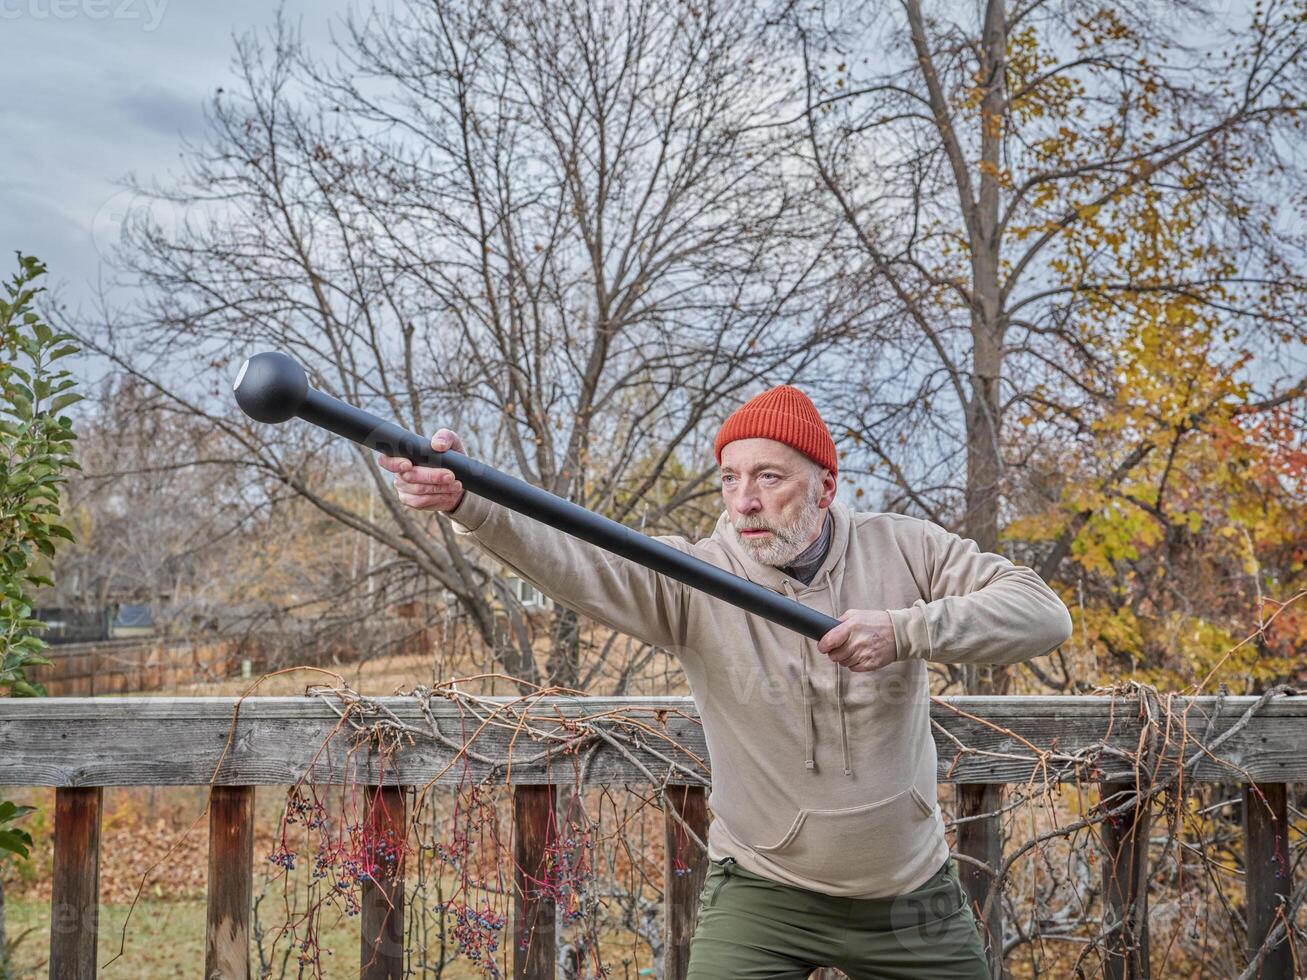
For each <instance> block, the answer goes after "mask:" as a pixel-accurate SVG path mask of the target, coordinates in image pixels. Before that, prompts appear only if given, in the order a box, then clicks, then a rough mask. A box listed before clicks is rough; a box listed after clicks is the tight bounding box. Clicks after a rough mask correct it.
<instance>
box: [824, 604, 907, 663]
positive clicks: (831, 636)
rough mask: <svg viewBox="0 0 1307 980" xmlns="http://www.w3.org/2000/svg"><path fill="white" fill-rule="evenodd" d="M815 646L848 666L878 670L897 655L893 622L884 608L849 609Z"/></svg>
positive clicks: (837, 661)
mask: <svg viewBox="0 0 1307 980" xmlns="http://www.w3.org/2000/svg"><path fill="white" fill-rule="evenodd" d="M817 649H818V650H820V651H821V652H822V653H824V654H826V656H828V657H830V658H831V660H833V661H835V662H836V663H837V664H841V665H843V666H845V667H847V668H849V670H879V669H880V668H881V667H884V666H885V665H886V664H892V663H894V661H895V660H897V659H898V644H897V643H895V641H894V624H893V623H891V622H890V618H889V613H887V612H886V611H885V610H883V609H850V610H848V611H847V612H845V613H844V615H843V616H841V617H840V625H839V626H836V627H834V628H833V629H832V630H831V631H830V632H829V633H827V634H826V635H825V636H823V637H822V638H821V642H820V643H818V644H817Z"/></svg>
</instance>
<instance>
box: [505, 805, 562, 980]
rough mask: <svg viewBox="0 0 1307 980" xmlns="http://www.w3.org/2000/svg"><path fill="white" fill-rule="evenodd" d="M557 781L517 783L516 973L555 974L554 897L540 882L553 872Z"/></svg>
mask: <svg viewBox="0 0 1307 980" xmlns="http://www.w3.org/2000/svg"><path fill="white" fill-rule="evenodd" d="M553 825H554V787H553V785H552V784H546V785H542V786H527V785H522V786H515V787H513V977H514V978H515V980H553V978H554V958H555V955H556V954H555V946H556V944H555V941H554V918H555V914H554V902H553V899H552V898H550V897H549V895H548V894H547V893H546V892H544V891H543V890H542V889H541V887H540V884H541V883H542V882H543V881H544V879H545V875H546V874H547V873H548V857H549V843H550V841H549V830H550V828H551V827H553Z"/></svg>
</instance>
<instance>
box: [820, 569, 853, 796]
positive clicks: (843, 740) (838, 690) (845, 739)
mask: <svg viewBox="0 0 1307 980" xmlns="http://www.w3.org/2000/svg"><path fill="white" fill-rule="evenodd" d="M826 589H827V591H828V592H829V593H830V614H831V616H833V617H835V618H837V619H838V618H839V615H840V614H839V612H838V610H837V609H836V608H835V582H834V580H833V579H832V578H831V574H830V569H829V568H828V569H826ZM831 666H832V667H834V668H835V701H836V703H837V704H838V705H839V710H840V744H841V747H842V748H843V749H844V775H846V776H852V775H853V766H852V764H851V762H850V759H849V725H848V721H847V720H846V719H845V717H844V671H842V670H840V665H839V664H837V663H835V661H833V660H832V661H831Z"/></svg>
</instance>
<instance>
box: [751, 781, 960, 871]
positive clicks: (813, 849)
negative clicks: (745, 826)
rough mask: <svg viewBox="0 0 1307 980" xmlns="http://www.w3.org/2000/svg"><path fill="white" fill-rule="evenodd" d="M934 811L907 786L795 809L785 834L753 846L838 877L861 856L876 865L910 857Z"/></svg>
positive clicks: (780, 860)
mask: <svg viewBox="0 0 1307 980" xmlns="http://www.w3.org/2000/svg"><path fill="white" fill-rule="evenodd" d="M934 816H935V808H934V807H933V806H932V805H931V804H930V803H929V802H928V801H927V800H926V798H925V796H924V795H923V794H922V793H921V792H920V791H919V790H918V789H917V787H915V786H909V787H908V788H907V789H905V790H903V792H901V793H896V794H895V795H894V796H890V797H886V798H885V799H883V800H877V801H875V802H874V803H864V804H862V805H861V806H853V807H846V808H844V809H840V810H817V809H810V808H807V807H805V808H803V809H800V810H799V812H798V813H797V814H796V815H795V817H794V821H793V822H792V823H791V824H790V828H789V830H788V831H787V832H786V834H785V836H784V837H782V838H781V839H780V840H779V841H777V842H776V843H774V844H764V845H757V844H755V845H754V846H753V849H754V850H755V851H758V852H759V853H760V854H765V855H767V856H768V857H769V858H771V859H772V860H773V861H775V862H776V863H777V864H780V865H782V866H784V867H786V868H788V869H790V870H791V871H793V872H795V873H797V874H801V875H804V876H807V877H809V878H812V879H814V880H818V881H821V880H831V879H832V877H834V878H835V879H841V880H842V879H844V878H846V877H847V875H848V874H849V873H850V872H853V873H855V874H856V873H857V872H856V871H855V869H856V868H859V867H863V866H864V865H863V861H866V860H870V861H871V864H872V865H875V866H879V867H885V866H886V865H887V864H888V865H889V866H891V867H892V866H894V865H897V864H899V863H901V862H905V861H911V859H912V858H913V857H914V856H915V855H916V854H917V853H918V850H919V848H920V847H921V846H922V845H923V844H924V843H925V842H927V841H928V840H929V839H930V834H932V833H933V831H934ZM867 884H871V883H867Z"/></svg>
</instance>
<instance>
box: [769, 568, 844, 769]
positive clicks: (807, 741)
mask: <svg viewBox="0 0 1307 980" xmlns="http://www.w3.org/2000/svg"><path fill="white" fill-rule="evenodd" d="M826 587H827V589H828V590H829V592H830V604H831V615H832V616H833V617H837V618H838V616H839V612H838V611H837V610H836V608H835V601H836V600H835V582H834V580H833V579H832V577H831V571H830V569H827V570H826ZM781 590H782V591H783V592H784V593H785V595H787V596H788V597H789V598H791V599H795V600H796V601H797V597H796V596H795V594H794V590H793V589H791V588H790V583H789V582H788V581H784V580H782V582H781ZM809 646H811V647H812V648H813V650H814V652H815V650H816V646H817V644H816V643H814V642H813V641H812V640H809V639H807V638H806V637H805V638H804V641H803V647H802V649H801V651H800V654H799V667H800V672H801V673H802V675H803V724H804V736H803V765H804V768H806V769H815V768H817V760H816V740H815V738H814V737H813V731H814V727H815V722H814V720H813V712H814V709H813V701H814V697H813V693H812V679H811V678H810V677H809V676H808V647H809ZM831 666H832V667H834V668H835V702H836V705H837V707H838V708H839V716H840V747H841V749H842V750H843V753H844V775H846V776H852V775H853V765H852V760H851V758H850V754H849V726H848V720H847V718H846V717H845V711H844V672H843V671H842V670H840V665H839V664H837V663H835V662H834V661H831Z"/></svg>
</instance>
